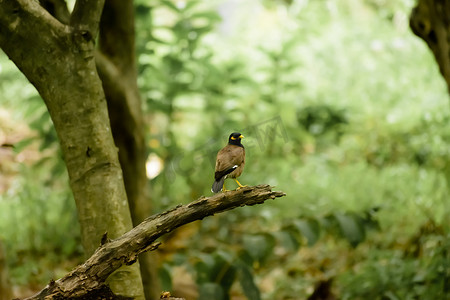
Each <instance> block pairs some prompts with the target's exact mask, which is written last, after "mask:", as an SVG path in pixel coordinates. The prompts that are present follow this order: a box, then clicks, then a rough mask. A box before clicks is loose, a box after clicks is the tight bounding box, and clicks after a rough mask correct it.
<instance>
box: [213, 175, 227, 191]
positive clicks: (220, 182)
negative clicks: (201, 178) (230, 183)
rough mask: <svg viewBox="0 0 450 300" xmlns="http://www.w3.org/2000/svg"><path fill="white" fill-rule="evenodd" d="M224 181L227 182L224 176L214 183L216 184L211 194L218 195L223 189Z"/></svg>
mask: <svg viewBox="0 0 450 300" xmlns="http://www.w3.org/2000/svg"><path fill="white" fill-rule="evenodd" d="M224 181H225V176H222V177H221V178H220V179H219V180H216V181H214V183H213V185H212V187H211V192H213V193H218V192H219V191H220V190H221V189H222V187H223V182H224Z"/></svg>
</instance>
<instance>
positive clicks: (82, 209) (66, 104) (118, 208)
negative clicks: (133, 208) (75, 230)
mask: <svg viewBox="0 0 450 300" xmlns="http://www.w3.org/2000/svg"><path fill="white" fill-rule="evenodd" d="M103 4H104V1H88V0H78V1H77V2H76V4H75V8H74V11H73V13H72V14H71V16H70V23H69V24H70V25H64V24H62V23H60V22H59V21H58V20H56V19H54V18H53V17H52V16H51V15H50V14H49V13H48V12H47V11H46V10H45V9H43V8H42V7H41V6H39V4H38V3H37V2H35V1H30V0H8V1H2V2H1V5H0V47H1V48H2V49H3V51H4V52H5V53H6V54H7V55H8V56H9V58H10V59H11V60H12V61H13V62H14V63H15V64H16V65H17V66H18V68H19V69H20V70H21V71H22V73H24V74H25V76H26V77H27V78H28V80H29V81H30V82H31V83H32V84H33V85H34V86H35V87H36V89H37V90H38V92H39V93H40V95H41V96H42V98H43V99H44V101H45V104H46V105H47V108H48V110H49V112H50V115H51V118H52V120H53V123H54V125H55V129H56V132H57V133H58V138H59V141H60V144H61V149H62V152H63V155H64V160H65V163H66V166H67V169H68V173H69V177H70V186H71V189H72V191H73V194H74V198H75V201H76V204H77V210H78V217H79V221H80V226H81V235H82V243H83V246H84V249H85V251H86V254H87V255H88V256H90V255H91V254H92V253H93V252H94V250H95V249H96V248H97V247H98V245H99V243H100V239H101V237H102V235H103V234H104V233H105V232H108V235H109V236H110V237H111V238H116V237H118V236H120V235H121V234H123V233H124V232H126V231H127V230H129V229H130V228H132V222H131V217H130V212H129V208H128V202H127V197H126V192H125V187H124V184H123V177H122V170H121V168H120V163H119V160H118V155H117V148H116V147H115V145H114V140H113V137H112V134H111V128H110V125H109V117H108V111H107V105H106V101H105V95H104V92H103V89H102V83H101V81H100V78H99V77H98V74H97V71H96V65H95V60H94V48H95V47H94V43H95V38H96V36H97V33H98V22H99V18H100V15H101V12H102V8H103ZM138 268H139V267H138V265H133V266H128V267H126V268H121V269H119V270H118V271H117V272H116V273H114V274H113V275H111V277H110V278H109V283H110V286H111V289H112V290H113V291H114V292H115V293H117V294H121V295H124V296H128V297H134V298H136V299H142V298H143V293H142V284H141V279H140V274H139V269H138Z"/></svg>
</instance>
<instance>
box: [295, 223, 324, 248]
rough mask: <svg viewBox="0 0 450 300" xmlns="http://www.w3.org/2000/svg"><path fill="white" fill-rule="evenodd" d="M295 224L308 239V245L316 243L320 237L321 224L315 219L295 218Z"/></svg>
mask: <svg viewBox="0 0 450 300" xmlns="http://www.w3.org/2000/svg"><path fill="white" fill-rule="evenodd" d="M294 225H295V226H296V227H297V228H298V230H299V231H300V232H301V234H302V235H303V236H304V237H305V238H306V239H307V240H308V246H312V245H314V244H315V243H316V242H317V240H318V239H319V237H320V224H319V222H318V221H317V220H314V219H300V220H295V221H294Z"/></svg>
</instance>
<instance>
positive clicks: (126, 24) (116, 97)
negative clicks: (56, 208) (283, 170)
mask: <svg viewBox="0 0 450 300" xmlns="http://www.w3.org/2000/svg"><path fill="white" fill-rule="evenodd" d="M134 24H135V18H134V6H133V1H130V0H106V2H105V7H104V10H103V14H102V17H101V21H100V36H99V52H98V53H97V55H96V58H97V68H98V72H99V75H100V78H101V79H102V82H103V89H104V91H105V95H106V101H107V103H108V111H109V117H110V121H111V128H112V134H113V137H114V141H115V143H116V146H117V147H118V148H119V160H120V164H121V167H122V171H123V177H124V183H125V189H126V192H127V197H128V203H129V206H130V211H131V217H132V219H133V224H134V225H137V224H139V223H140V222H142V221H143V220H144V218H146V217H147V216H149V215H150V214H151V201H150V198H149V190H148V188H149V187H148V184H147V176H146V170H145V162H146V147H145V125H144V121H143V114H142V103H141V98H140V95H139V90H138V86H137V66H136V51H135V27H134V26H135V25H134ZM155 257H156V254H155V253H144V254H142V255H141V256H140V267H141V275H142V280H143V284H144V290H145V295H146V298H147V299H156V298H157V297H158V295H159V292H160V288H159V284H158V277H157V276H156V274H157V272H156V267H157V265H156V261H157V260H156V259H155Z"/></svg>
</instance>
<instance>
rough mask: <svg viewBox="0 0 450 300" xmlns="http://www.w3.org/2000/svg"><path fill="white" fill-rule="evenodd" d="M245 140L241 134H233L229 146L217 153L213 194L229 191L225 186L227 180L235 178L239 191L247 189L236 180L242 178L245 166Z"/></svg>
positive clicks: (229, 139)
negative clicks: (242, 142) (242, 140)
mask: <svg viewBox="0 0 450 300" xmlns="http://www.w3.org/2000/svg"><path fill="white" fill-rule="evenodd" d="M243 138H244V136H243V135H242V134H241V133H239V132H233V133H232V134H230V137H229V138H228V144H227V145H226V146H225V147H223V148H222V149H221V150H220V151H219V152H218V153H217V158H216V168H215V173H214V183H213V185H212V187H211V191H212V192H213V193H218V192H219V191H220V190H222V191H224V192H225V191H227V190H226V189H225V184H224V182H225V179H226V178H234V180H235V181H236V183H237V184H238V185H239V187H238V188H237V189H240V188H243V187H245V186H244V185H242V184H241V183H240V182H239V181H238V180H237V179H236V178H237V177H239V176H241V174H242V171H243V170H244V165H245V148H244V145H242V144H241V139H243Z"/></svg>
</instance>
